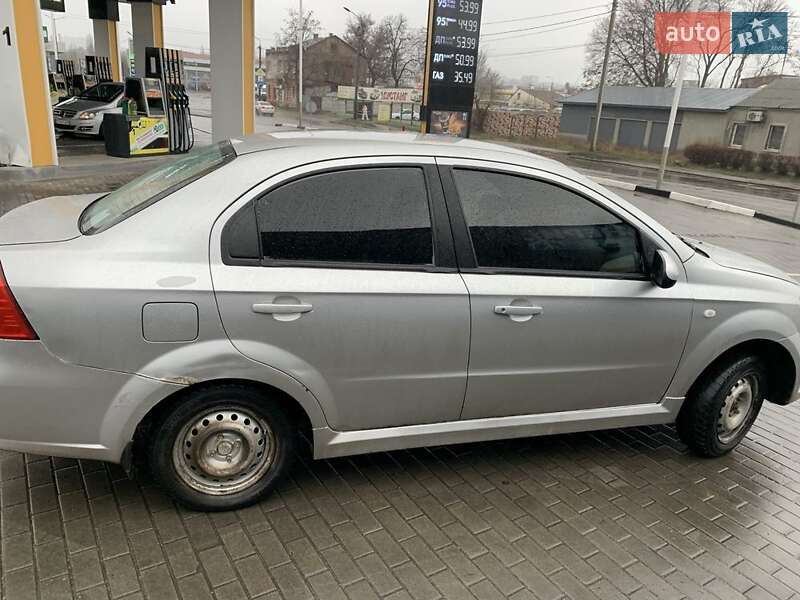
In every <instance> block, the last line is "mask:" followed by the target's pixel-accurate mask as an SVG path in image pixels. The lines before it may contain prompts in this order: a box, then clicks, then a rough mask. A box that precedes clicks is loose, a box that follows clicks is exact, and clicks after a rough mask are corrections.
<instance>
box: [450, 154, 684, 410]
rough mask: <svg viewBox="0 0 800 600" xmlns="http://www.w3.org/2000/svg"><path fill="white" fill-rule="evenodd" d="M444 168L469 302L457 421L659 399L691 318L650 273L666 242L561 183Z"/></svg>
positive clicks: (673, 292)
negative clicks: (465, 378) (469, 323)
mask: <svg viewBox="0 0 800 600" xmlns="http://www.w3.org/2000/svg"><path fill="white" fill-rule="evenodd" d="M447 162H450V163H451V164H446V163H447ZM440 164H441V170H442V176H443V181H444V182H445V189H446V190H447V194H448V203H449V206H450V212H451V214H452V215H454V225H453V227H454V234H455V236H456V244H457V246H458V255H459V262H460V263H461V264H462V274H463V277H464V281H465V283H466V285H467V289H468V290H469V294H470V302H471V314H472V336H471V348H470V362H469V378H468V384H467V395H466V399H465V404H464V410H463V413H462V418H464V419H475V418H482V417H498V416H510V415H523V414H540V413H555V412H563V411H575V410H582V409H593V408H606V407H617V406H628V405H636V404H647V403H657V402H660V401H661V400H662V397H663V395H664V394H665V392H666V390H667V388H668V385H669V382H670V380H671V379H672V377H673V375H674V373H675V371H676V369H677V366H678V362H679V359H680V356H681V353H682V351H683V347H684V344H685V341H686V338H687V335H688V331H689V325H690V319H691V310H692V308H691V301H690V299H688V298H686V297H684V296H683V295H682V294H685V293H686V288H687V286H686V285H682V284H681V282H679V283H678V284H677V285H676V286H674V287H673V288H672V289H661V288H658V287H656V286H655V285H653V284H652V283H651V281H650V280H649V277H648V275H647V271H648V266H647V263H648V261H647V260H646V257H647V256H652V253H653V252H654V250H655V249H656V248H662V247H663V248H664V249H667V250H668V251H669V252H670V254H671V255H672V254H674V253H673V251H672V250H671V249H669V248H668V246H667V245H666V243H665V242H664V241H663V240H660V238H659V239H655V237H656V236H655V234H651V233H647V232H646V230H645V228H644V226H643V225H642V224H637V225H634V224H633V223H634V222H635V219H634V218H633V217H632V216H630V215H626V214H625V213H624V211H623V210H622V209H621V208H619V207H616V210H615V209H614V207H613V206H611V205H610V203H608V201H607V200H606V199H604V198H602V196H599V195H597V194H596V193H595V192H593V191H592V190H590V189H589V188H586V187H585V186H581V185H580V184H577V183H574V182H571V181H569V180H567V179H564V178H562V177H558V176H556V175H549V174H546V173H541V172H538V171H533V170H527V169H522V168H516V167H508V168H507V169H506V170H497V167H496V166H487V165H485V164H484V165H482V164H480V163H472V164H465V163H463V162H462V163H458V162H455V161H440ZM675 260H676V262H677V263H678V264H680V262H679V261H678V259H677V257H676V258H675Z"/></svg>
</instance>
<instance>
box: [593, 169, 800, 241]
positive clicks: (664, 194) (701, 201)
mask: <svg viewBox="0 0 800 600" xmlns="http://www.w3.org/2000/svg"><path fill="white" fill-rule="evenodd" d="M590 179H591V180H592V181H594V182H595V183H599V184H600V185H605V186H607V187H613V188H617V189H622V190H626V191H629V192H638V193H640V194H649V195H651V196H658V197H659V198H668V199H670V200H677V201H678V202H683V203H684V204H691V205H693V206H698V207H700V208H707V209H709V210H718V211H721V212H726V213H731V214H735V215H741V216H743V217H750V218H754V219H759V220H761V221H768V222H770V223H775V224H777V225H785V226H786V227H791V228H793V229H800V223H795V222H793V221H789V220H788V219H782V218H780V217H773V216H772V215H767V214H764V213H760V212H758V211H757V210H755V209H752V208H745V207H744V206H738V205H736V204H728V203H727V202H719V201H717V200H707V199H706V198H700V197H698V196H692V195H690V194H684V193H681V192H671V191H669V190H658V189H655V188H651V187H647V186H644V185H636V184H635V183H630V182H627V181H617V180H616V179H606V178H605V177H590Z"/></svg>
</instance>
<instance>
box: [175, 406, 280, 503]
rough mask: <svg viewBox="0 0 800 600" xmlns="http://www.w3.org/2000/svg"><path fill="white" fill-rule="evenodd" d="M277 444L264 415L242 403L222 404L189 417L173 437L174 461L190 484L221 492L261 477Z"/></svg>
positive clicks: (230, 491)
mask: <svg viewBox="0 0 800 600" xmlns="http://www.w3.org/2000/svg"><path fill="white" fill-rule="evenodd" d="M275 449H276V444H275V435H274V433H273V432H272V429H271V428H270V427H269V426H268V425H267V424H266V423H265V422H264V420H263V419H260V418H258V417H257V416H255V414H253V412H252V411H251V410H248V409H245V408H242V407H240V406H226V407H225V408H217V409H213V410H204V411H202V412H199V413H197V414H196V415H195V416H194V417H192V418H191V419H189V420H188V421H187V424H186V425H185V426H184V427H183V428H182V429H181V431H180V433H179V434H178V436H177V437H176V438H175V442H174V444H173V448H172V462H173V465H174V467H175V471H176V472H177V474H178V477H180V479H181V481H182V482H183V483H185V484H186V485H188V486H189V487H191V488H192V489H194V490H197V491H198V492H202V493H204V494H210V495H214V496H225V495H229V494H235V493H237V492H241V491H243V490H245V489H247V488H249V487H250V486H252V485H253V484H254V483H255V482H257V481H258V480H259V479H261V477H262V476H263V475H264V473H266V472H267V471H268V470H269V468H270V467H271V466H272V464H273V463H274V462H275Z"/></svg>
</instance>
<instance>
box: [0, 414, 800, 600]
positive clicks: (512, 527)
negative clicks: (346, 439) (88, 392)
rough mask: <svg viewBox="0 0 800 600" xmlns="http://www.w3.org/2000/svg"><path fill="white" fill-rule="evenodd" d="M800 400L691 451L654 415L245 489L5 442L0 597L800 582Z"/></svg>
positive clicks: (388, 457)
mask: <svg viewBox="0 0 800 600" xmlns="http://www.w3.org/2000/svg"><path fill="white" fill-rule="evenodd" d="M798 427H800V407H790V408H777V407H773V406H767V407H765V410H764V412H763V413H762V415H761V417H760V419H759V421H758V422H757V424H756V426H755V427H754V429H753V431H752V433H751V434H750V436H749V437H748V438H747V440H746V441H745V442H744V443H743V445H742V446H741V447H740V449H738V450H737V451H735V452H734V453H732V454H730V455H729V456H726V457H724V458H722V459H717V460H702V459H698V458H696V457H694V456H693V455H691V454H688V453H687V452H686V451H685V448H684V447H683V446H682V444H680V442H678V441H677V440H676V437H675V432H674V430H673V429H672V428H671V427H645V428H635V429H624V430H615V431H606V432H600V433H593V434H575V435H565V436H554V437H545V438H536V439H529V440H517V441H511V442H494V443H484V444H471V445H464V446H457V447H441V448H433V449H421V450H409V451H402V452H392V453H384V454H375V455H367V456H360V457H354V458H351V459H337V460H330V461H319V462H314V461H310V460H309V459H308V458H307V457H305V456H303V457H301V459H300V461H299V464H298V468H297V469H296V471H295V473H294V476H293V477H292V478H291V479H290V480H287V481H285V482H284V483H282V484H281V485H280V486H279V488H278V491H277V492H276V493H275V494H273V495H272V496H271V497H269V498H268V499H267V500H265V501H264V502H261V503H260V504H258V505H256V506H253V507H251V508H248V509H245V510H241V511H236V512H228V513H216V514H213V513H209V514H205V513H195V512H190V511H186V510H184V509H182V508H180V507H178V506H176V505H175V504H173V502H171V501H170V500H169V499H168V498H166V497H165V496H164V495H162V494H161V492H160V491H159V490H158V489H157V488H155V487H154V486H153V484H152V483H151V481H150V480H149V478H148V477H147V476H142V477H140V478H138V479H137V480H135V481H131V480H129V479H128V478H127V477H126V476H125V474H124V473H123V472H122V471H121V470H120V468H119V467H117V466H114V465H107V464H103V463H95V462H86V461H74V460H66V459H58V458H48V457H41V456H30V455H27V456H23V455H21V454H16V453H11V452H2V453H0V539H1V540H2V545H1V546H0V548H2V549H1V550H0V561H1V564H2V578H1V581H2V583H1V584H0V589H1V590H2V597H3V598H8V599H9V600H22V599H26V598H43V599H44V598H46V599H56V598H86V599H90V598H91V599H94V598H131V599H133V598H142V597H144V598H152V599H158V600H160V599H166V598H184V599H185V600H194V599H200V598H217V599H222V598H265V599H267V598H269V599H278V598H284V599H287V600H289V599H295V598H313V597H317V598H324V599H329V598H358V599H361V598H378V597H380V598H392V599H393V600H400V599H403V598H406V599H407V598H419V599H433V598H454V599H459V600H460V599H465V598H514V599H516V600H522V599H524V598H540V599H542V600H556V599H558V598H574V599H578V598H625V597H627V598H634V599H637V600H645V599H650V598H675V599H678V598H692V599H694V598H700V597H707V598H718V599H719V600H731V599H734V598H749V599H751V600H755V599H757V598H759V599H760V598H778V599H780V600H789V599H791V598H800V593H798V592H800V503H799V502H798V500H799V499H800V463H799V462H798V460H797V458H798V451H800V444H799V443H798V441H797V437H796V431H797V429H798Z"/></svg>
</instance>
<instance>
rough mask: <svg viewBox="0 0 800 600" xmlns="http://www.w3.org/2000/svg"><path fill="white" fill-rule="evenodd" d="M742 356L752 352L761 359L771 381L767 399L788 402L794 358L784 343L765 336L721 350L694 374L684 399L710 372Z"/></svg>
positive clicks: (774, 401) (794, 366) (775, 402)
mask: <svg viewBox="0 0 800 600" xmlns="http://www.w3.org/2000/svg"><path fill="white" fill-rule="evenodd" d="M744 355H753V356H757V357H759V358H761V359H763V360H764V364H765V366H766V368H767V377H768V380H769V384H770V390H769V397H768V398H767V401H768V402H772V403H773V404H779V405H786V404H788V403H789V402H791V400H792V398H793V396H794V394H793V392H794V389H795V385H796V381H797V367H796V365H795V359H794V357H793V356H792V353H791V352H790V351H789V350H788V349H787V348H786V347H785V346H784V345H783V344H781V343H780V342H777V341H774V340H770V339H765V338H758V339H751V340H746V341H742V342H739V343H737V344H735V345H733V346H731V347H730V348H728V349H727V350H725V351H723V352H721V353H720V354H719V355H718V356H717V357H716V358H715V359H714V360H712V361H711V362H710V363H709V364H708V365H706V367H705V368H704V369H703V370H702V371H701V372H700V373H699V375H697V377H695V379H694V381H693V382H692V384H691V386H690V387H689V390H688V391H687V394H686V396H687V398H689V397H691V396H692V395H693V394H694V392H695V390H696V389H697V387H698V386H699V385H702V383H703V382H704V381H705V380H706V378H707V377H708V376H709V374H710V373H713V372H714V371H715V370H716V369H717V368H719V367H720V365H723V364H727V363H730V362H731V361H732V360H733V359H734V357H737V356H744Z"/></svg>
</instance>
